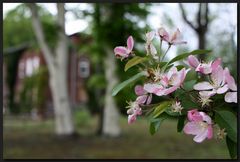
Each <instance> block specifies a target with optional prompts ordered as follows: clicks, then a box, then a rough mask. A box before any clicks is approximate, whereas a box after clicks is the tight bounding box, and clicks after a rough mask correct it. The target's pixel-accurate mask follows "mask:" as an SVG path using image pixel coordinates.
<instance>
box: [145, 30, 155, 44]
mask: <svg viewBox="0 0 240 162" xmlns="http://www.w3.org/2000/svg"><path fill="white" fill-rule="evenodd" d="M155 34H156V33H155V31H151V32H148V33H146V38H147V44H149V43H151V41H152V40H153V38H154V36H155Z"/></svg>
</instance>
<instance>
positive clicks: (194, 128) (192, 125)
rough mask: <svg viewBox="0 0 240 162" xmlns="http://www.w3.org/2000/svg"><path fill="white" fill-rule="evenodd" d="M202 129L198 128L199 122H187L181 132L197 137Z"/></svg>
mask: <svg viewBox="0 0 240 162" xmlns="http://www.w3.org/2000/svg"><path fill="white" fill-rule="evenodd" d="M201 129H202V127H201V126H200V124H199V122H194V121H192V122H188V123H187V124H186V125H185V126H184V128H183V131H184V133H186V134H192V135H197V134H200V133H201V131H202V130H201Z"/></svg>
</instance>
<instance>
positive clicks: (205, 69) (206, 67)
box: [195, 63, 212, 74]
mask: <svg viewBox="0 0 240 162" xmlns="http://www.w3.org/2000/svg"><path fill="white" fill-rule="evenodd" d="M195 71H198V72H200V73H202V74H210V73H211V72H212V67H211V63H209V64H205V63H200V64H199V65H198V66H197V68H196V70H195Z"/></svg>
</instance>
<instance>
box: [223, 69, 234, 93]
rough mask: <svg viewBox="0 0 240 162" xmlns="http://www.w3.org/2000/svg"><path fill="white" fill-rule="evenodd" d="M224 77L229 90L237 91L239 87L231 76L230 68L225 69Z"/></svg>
mask: <svg viewBox="0 0 240 162" xmlns="http://www.w3.org/2000/svg"><path fill="white" fill-rule="evenodd" d="M224 76H225V80H226V82H227V85H228V88H229V89H231V90H233V91H237V85H236V83H235V80H234V78H233V77H232V76H231V74H230V72H229V70H228V68H225V69H224Z"/></svg>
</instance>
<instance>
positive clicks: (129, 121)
mask: <svg viewBox="0 0 240 162" xmlns="http://www.w3.org/2000/svg"><path fill="white" fill-rule="evenodd" d="M136 119H137V116H136V115H135V114H132V115H128V124H132V123H133V122H135V121H136Z"/></svg>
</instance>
